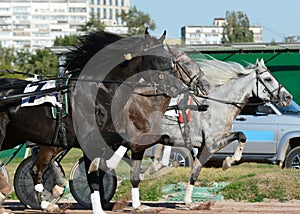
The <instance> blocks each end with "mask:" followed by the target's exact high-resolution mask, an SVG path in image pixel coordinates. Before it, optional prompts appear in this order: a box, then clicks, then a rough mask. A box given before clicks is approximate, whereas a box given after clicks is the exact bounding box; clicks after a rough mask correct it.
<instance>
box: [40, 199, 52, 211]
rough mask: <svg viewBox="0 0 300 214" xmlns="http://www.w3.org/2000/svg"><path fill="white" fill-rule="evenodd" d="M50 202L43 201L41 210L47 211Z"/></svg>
mask: <svg viewBox="0 0 300 214" xmlns="http://www.w3.org/2000/svg"><path fill="white" fill-rule="evenodd" d="M49 204H50V203H49V202H48V201H42V202H41V208H42V209H43V210H45V209H47V207H48V206H49Z"/></svg>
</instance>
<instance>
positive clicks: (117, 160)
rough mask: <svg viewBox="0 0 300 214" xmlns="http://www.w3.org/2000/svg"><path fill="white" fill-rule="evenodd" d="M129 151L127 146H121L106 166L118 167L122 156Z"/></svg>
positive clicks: (107, 161)
mask: <svg viewBox="0 0 300 214" xmlns="http://www.w3.org/2000/svg"><path fill="white" fill-rule="evenodd" d="M126 152H127V148H126V147H125V146H122V145H121V146H120V147H119V148H118V149H117V150H116V151H115V153H114V154H113V156H112V157H111V158H110V159H109V160H106V166H107V167H108V168H109V169H116V168H117V166H118V165H119V163H120V161H121V160H122V158H123V157H124V155H125V154H126Z"/></svg>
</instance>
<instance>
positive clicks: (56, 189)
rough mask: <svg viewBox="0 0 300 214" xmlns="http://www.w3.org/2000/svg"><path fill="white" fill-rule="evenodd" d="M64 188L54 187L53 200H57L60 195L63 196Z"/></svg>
mask: <svg viewBox="0 0 300 214" xmlns="http://www.w3.org/2000/svg"><path fill="white" fill-rule="evenodd" d="M64 191H65V187H62V186H59V185H57V184H56V185H55V186H54V187H53V189H52V194H53V197H54V198H59V197H60V196H61V195H62V194H64Z"/></svg>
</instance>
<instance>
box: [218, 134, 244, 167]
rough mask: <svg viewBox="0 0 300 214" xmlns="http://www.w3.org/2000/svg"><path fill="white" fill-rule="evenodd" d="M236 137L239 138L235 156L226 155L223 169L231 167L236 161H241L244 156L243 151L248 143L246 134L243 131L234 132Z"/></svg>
mask: <svg viewBox="0 0 300 214" xmlns="http://www.w3.org/2000/svg"><path fill="white" fill-rule="evenodd" d="M232 134H234V136H235V138H236V139H237V140H238V142H239V143H238V147H237V148H236V150H235V152H234V154H233V156H231V157H229V156H228V157H226V158H225V160H224V161H223V166H222V169H223V170H226V169H228V168H230V167H231V164H233V163H234V162H237V161H240V160H241V158H242V153H243V150H244V147H245V143H246V136H245V135H244V133H243V132H233V133H232Z"/></svg>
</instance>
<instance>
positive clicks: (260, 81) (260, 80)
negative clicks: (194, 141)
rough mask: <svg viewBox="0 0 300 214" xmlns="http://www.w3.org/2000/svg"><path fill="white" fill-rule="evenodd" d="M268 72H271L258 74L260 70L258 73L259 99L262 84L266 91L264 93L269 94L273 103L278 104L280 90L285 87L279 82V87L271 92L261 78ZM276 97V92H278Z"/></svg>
mask: <svg viewBox="0 0 300 214" xmlns="http://www.w3.org/2000/svg"><path fill="white" fill-rule="evenodd" d="M266 72H270V71H269V70H268V69H266V70H265V71H262V72H258V70H257V71H256V90H257V93H256V94H257V97H259V90H258V84H259V83H261V84H262V85H263V86H264V87H265V89H264V92H265V91H266V92H268V93H269V95H270V97H271V102H277V101H278V100H279V99H280V96H279V94H280V90H281V89H282V88H283V87H284V86H283V85H281V84H280V83H279V82H278V87H277V88H275V89H273V90H271V89H270V88H268V86H267V85H266V83H265V82H264V81H263V80H262V78H261V74H263V73H266ZM276 91H277V93H276V95H274V92H276Z"/></svg>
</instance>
